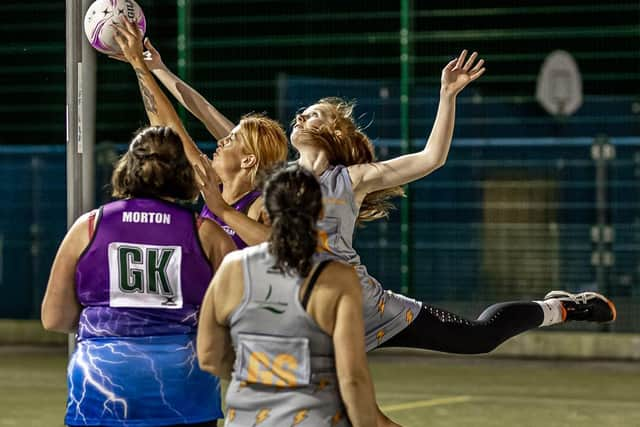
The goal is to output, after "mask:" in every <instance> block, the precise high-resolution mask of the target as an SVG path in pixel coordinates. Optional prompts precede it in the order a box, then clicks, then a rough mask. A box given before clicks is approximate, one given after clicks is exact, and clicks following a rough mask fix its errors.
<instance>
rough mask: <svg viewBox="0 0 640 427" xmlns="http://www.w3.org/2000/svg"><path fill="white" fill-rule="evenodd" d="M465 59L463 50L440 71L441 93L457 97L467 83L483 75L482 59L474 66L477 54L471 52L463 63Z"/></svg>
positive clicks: (465, 54)
mask: <svg viewBox="0 0 640 427" xmlns="http://www.w3.org/2000/svg"><path fill="white" fill-rule="evenodd" d="M466 58H467V50H466V49H465V50H463V51H462V52H461V53H460V56H458V57H457V58H455V59H453V60H452V61H451V62H449V63H448V64H447V65H446V66H445V67H444V69H443V70H442V79H441V84H442V91H443V93H445V94H448V95H457V94H458V93H460V92H461V91H462V89H464V88H465V87H466V86H467V85H468V84H469V83H471V82H472V81H474V80H476V79H478V78H479V77H480V76H481V75H483V74H484V72H485V68H484V67H483V65H484V59H480V60H479V61H478V62H476V63H475V65H474V62H475V61H476V59H477V58H478V53H477V52H473V53H472V54H471V56H470V57H469V59H467V60H466V62H465V59H466Z"/></svg>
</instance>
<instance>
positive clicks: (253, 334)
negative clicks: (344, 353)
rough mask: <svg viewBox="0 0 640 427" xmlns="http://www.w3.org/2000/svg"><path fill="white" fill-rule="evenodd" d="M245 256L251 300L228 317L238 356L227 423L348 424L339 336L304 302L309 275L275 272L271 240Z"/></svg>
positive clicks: (246, 289)
mask: <svg viewBox="0 0 640 427" xmlns="http://www.w3.org/2000/svg"><path fill="white" fill-rule="evenodd" d="M238 255H239V256H241V257H242V265H243V269H244V298H243V300H242V303H241V304H240V306H239V307H238V308H237V309H236V310H235V311H234V312H233V314H232V315H231V318H230V321H229V327H230V333H231V339H232V343H233V346H234V348H235V349H236V362H235V365H234V374H233V376H232V380H231V382H230V384H229V389H228V391H227V397H226V404H227V408H228V410H227V417H226V422H225V426H251V425H254V424H255V425H258V424H259V425H260V426H264V427H271V426H274V427H276V426H278V427H280V426H291V425H297V423H301V422H302V421H303V420H304V425H310V426H321V425H324V426H347V425H349V423H348V421H347V419H346V417H345V411H344V406H343V404H342V400H341V399H340V395H339V393H338V389H337V381H336V369H335V364H334V353H333V342H332V338H331V337H330V336H329V335H327V334H326V333H325V332H323V331H322V330H321V329H320V328H319V327H318V326H317V324H316V323H315V321H314V320H313V319H312V318H311V317H310V316H309V314H308V313H307V312H306V310H305V309H304V308H303V307H302V306H301V304H300V300H299V293H300V284H301V282H302V280H303V278H301V277H299V276H293V277H292V276H288V275H283V274H281V273H280V272H279V271H277V270H274V269H273V268H272V266H273V265H274V264H275V260H274V257H273V256H272V255H270V254H269V251H268V244H267V243H263V244H261V245H258V246H252V247H249V248H246V249H244V250H242V251H241V253H240V254H238ZM238 255H236V254H234V256H238ZM268 367H271V369H269V368H268ZM276 387H277V388H278V391H277V392H275V393H274V388H276Z"/></svg>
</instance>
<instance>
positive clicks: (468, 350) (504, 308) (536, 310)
mask: <svg viewBox="0 0 640 427" xmlns="http://www.w3.org/2000/svg"><path fill="white" fill-rule="evenodd" d="M543 318H544V315H543V312H542V308H541V307H540V305H538V304H537V303H535V302H529V301H527V302H503V303H499V304H494V305H492V306H490V307H489V308H487V309H486V310H485V311H483V312H482V314H481V315H480V317H478V319H477V320H466V319H464V318H462V317H460V316H458V315H457V314H454V313H450V312H448V311H446V310H442V309H441V308H437V307H434V306H431V305H427V304H423V305H422V309H421V310H420V314H418V316H417V317H416V318H415V319H414V320H413V322H411V324H409V326H407V327H406V328H405V329H404V330H402V331H401V332H400V333H399V334H398V335H396V336H394V337H392V338H391V339H390V340H388V341H386V342H384V343H383V344H382V345H380V347H408V348H420V349H424V350H435V351H442V352H447V353H458V354H481V353H488V352H490V351H492V350H494V349H495V348H496V347H498V346H499V345H500V344H502V343H503V342H505V341H506V340H507V339H509V338H511V337H513V336H516V335H518V334H520V333H522V332H524V331H528V330H529V329H534V328H537V327H539V326H540V324H541V323H542V320H543Z"/></svg>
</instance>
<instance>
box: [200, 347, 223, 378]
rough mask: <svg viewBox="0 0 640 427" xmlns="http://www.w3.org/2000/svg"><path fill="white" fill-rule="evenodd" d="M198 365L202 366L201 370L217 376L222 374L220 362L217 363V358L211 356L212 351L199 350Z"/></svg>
mask: <svg viewBox="0 0 640 427" xmlns="http://www.w3.org/2000/svg"><path fill="white" fill-rule="evenodd" d="M198 366H200V369H201V370H203V371H205V372H209V373H210V374H213V375H215V376H219V374H220V364H219V363H216V360H214V358H213V357H211V354H210V353H209V354H207V353H205V352H198Z"/></svg>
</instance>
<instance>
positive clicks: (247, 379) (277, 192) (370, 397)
mask: <svg viewBox="0 0 640 427" xmlns="http://www.w3.org/2000/svg"><path fill="white" fill-rule="evenodd" d="M264 194H265V207H266V209H267V212H268V214H269V218H270V219H271V221H272V223H273V228H272V235H271V237H270V240H269V242H267V243H263V244H261V245H258V246H252V247H249V248H245V249H243V250H241V251H237V252H234V253H232V254H230V255H228V256H227V257H226V258H225V260H224V262H223V264H222V266H221V267H220V270H219V272H218V273H217V274H216V276H215V277H214V279H213V281H212V284H211V286H210V287H209V289H208V290H207V294H206V296H205V300H204V302H203V306H202V311H201V314H200V328H199V330H198V359H199V361H200V364H201V366H202V367H203V369H205V370H208V371H210V372H212V373H214V374H217V375H221V376H226V374H228V373H229V371H230V370H231V366H230V364H231V363H232V361H233V360H234V359H235V363H234V364H233V368H232V370H233V373H232V375H231V382H230V384H229V387H228V389H227V395H226V404H227V416H226V418H225V426H227V427H235V426H243V427H244V426H252V425H260V426H261V427H263V426H264V427H276V426H277V427H282V426H298V425H299V426H350V425H354V426H372V425H375V424H376V406H375V398H374V393H373V386H372V383H371V378H370V375H369V372H368V368H367V362H366V356H365V348H364V338H363V321H362V311H361V303H360V302H361V298H362V297H361V293H360V286H359V283H358V278H357V275H356V274H355V272H354V271H353V268H352V267H350V266H348V265H347V264H345V263H342V262H338V261H333V260H325V261H323V262H319V263H318V261H317V257H316V256H314V253H315V249H316V245H317V234H316V232H315V223H316V221H317V219H318V215H319V214H320V211H321V209H322V201H321V191H320V188H319V185H318V182H317V181H316V179H315V178H314V177H313V175H312V174H311V173H309V172H308V171H305V170H303V169H301V168H299V167H298V166H294V167H290V168H286V169H283V170H281V171H278V172H276V173H275V174H274V175H273V176H272V177H270V178H269V180H268V181H267V183H266V185H265V193H264Z"/></svg>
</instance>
